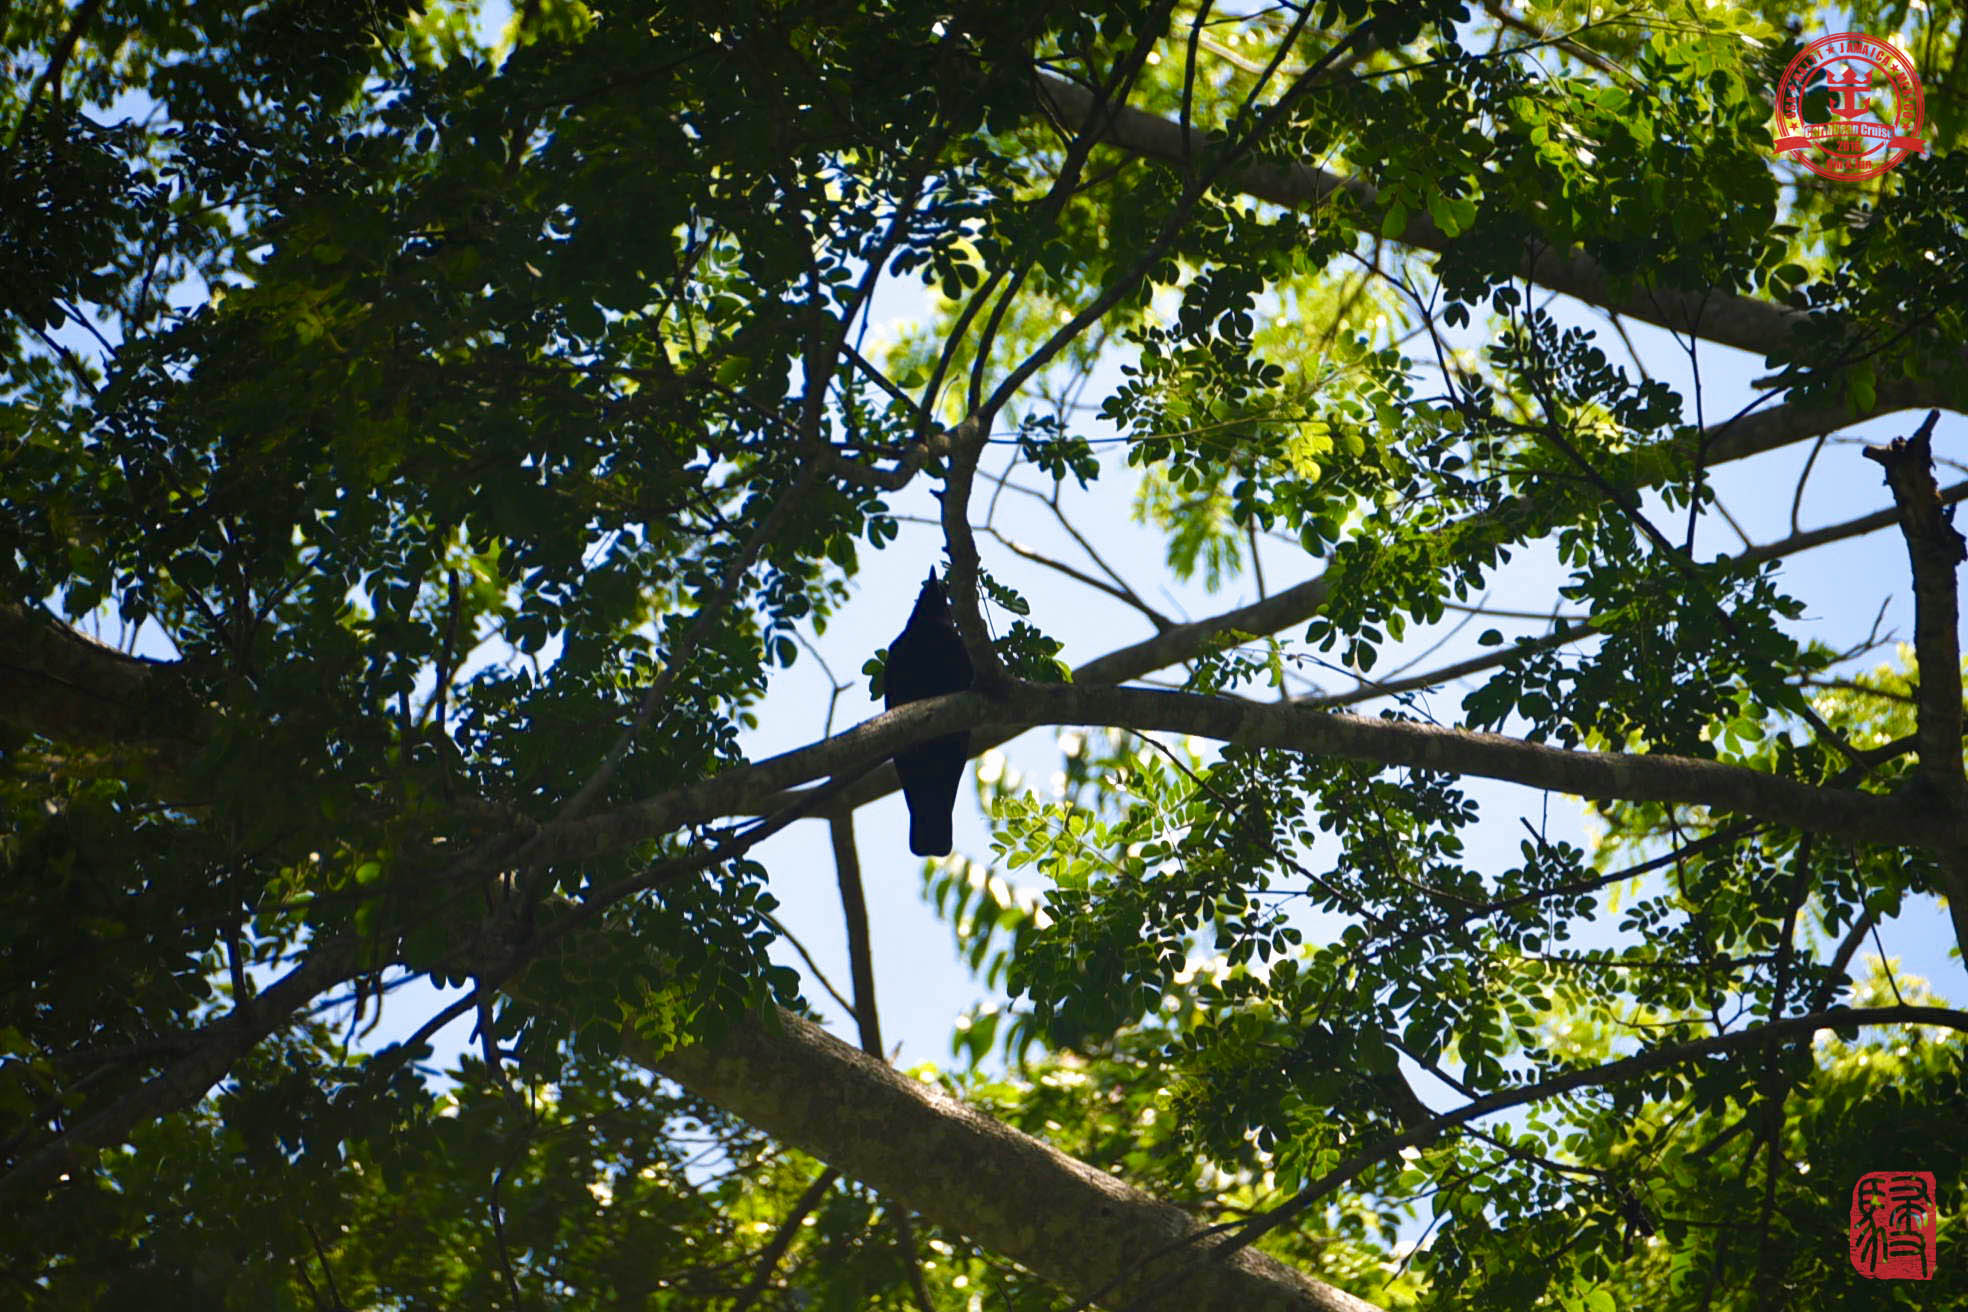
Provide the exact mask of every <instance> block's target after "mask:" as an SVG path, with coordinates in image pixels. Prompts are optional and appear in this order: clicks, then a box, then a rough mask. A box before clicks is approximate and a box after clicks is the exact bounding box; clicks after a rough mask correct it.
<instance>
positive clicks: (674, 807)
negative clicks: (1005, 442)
mask: <svg viewBox="0 0 1968 1312" xmlns="http://www.w3.org/2000/svg"><path fill="white" fill-rule="evenodd" d="M987 720H988V721H989V722H991V723H994V724H997V725H1000V726H1005V727H1008V728H1011V729H1014V730H1016V729H1027V728H1032V727H1035V726H1037V725H1044V724H1054V725H1069V724H1070V725H1106V726H1112V727H1116V728H1131V729H1141V730H1161V731H1164V732H1170V733H1187V734H1195V735H1197V736H1198V737H1203V738H1211V739H1215V740H1216V741H1219V742H1226V743H1238V744H1241V745H1244V746H1250V747H1276V748H1281V749H1285V750H1289V751H1299V752H1308V753H1312V754H1315V755H1320V756H1334V757H1339V758H1342V759H1346V760H1352V761H1365V762H1371V763H1375V764H1379V765H1390V766H1410V767H1415V768H1419V769H1426V770H1435V771H1441V772H1444V773H1448V774H1458V775H1476V776H1479V777H1482V778H1487V779H1497V780H1501V781H1503V782H1506V783H1515V784H1522V785H1525V786H1526V787H1531V788H1540V789H1547V790H1550V791H1554V792H1561V793H1570V794H1576V795H1578V796H1582V797H1586V798H1591V799H1595V800H1619V801H1634V802H1675V803H1680V804H1683V805H1697V806H1707V807H1711V808H1714V809H1716V810H1723V811H1730V812H1733V813H1736V814H1739V815H1742V816H1745V817H1749V818H1753V819H1758V820H1764V821H1769V822H1773V823H1776V824H1783V825H1790V826H1792V827H1795V828H1798V829H1803V830H1808V831H1811V832H1815V833H1822V834H1828V835H1832V836H1835V837H1842V838H1848V839H1856V840H1859V841H1863V842H1875V843H1891V844H1895V845H1899V844H1905V843H1918V844H1921V845H1923V846H1926V847H1930V848H1934V849H1944V848H1947V847H1949V846H1951V845H1953V844H1956V843H1961V842H1963V841H1964V840H1968V822H1964V821H1963V820H1962V819H1961V818H1960V817H1959V816H1955V815H1949V814H1946V813H1943V812H1941V811H1938V810H1936V809H1934V808H1932V807H1929V806H1923V805H1921V804H1920V803H1919V802H1918V801H1917V800H1915V799H1912V798H1900V797H1882V796H1879V795H1877V794H1873V793H1862V792H1855V791H1852V790H1850V789H1843V788H1825V787H1818V786H1816V785H1812V784H1807V783H1803V782H1800V781H1797V780H1793V779H1785V778H1781V777H1779V776H1776V775H1768V774H1762V773H1759V772H1757V771H1755V770H1749V769H1745V768H1743V767H1741V766H1736V765H1727V764H1723V763H1721V762H1716V761H1703V760H1694V759H1690V758H1684V757H1674V756H1664V755H1652V754H1645V755H1641V754H1636V755H1627V754H1624V753H1616V752H1582V751H1564V750H1561V749H1558V748H1554V747H1546V746H1543V745H1541V744H1537V743H1529V742H1523V741H1520V740H1518V739H1515V738H1508V737H1505V736H1503V735H1500V734H1491V733H1475V732H1470V731H1467V730H1460V729H1449V728H1442V727H1439V726H1435V725H1429V724H1418V723H1414V722H1409V721H1396V720H1380V719H1366V718H1362V717H1358V716H1352V715H1338V714H1332V713H1329V712H1325V711H1320V710H1316V709H1314V708H1312V707H1308V706H1303V705H1296V704H1291V703H1282V704H1281V703H1260V702H1253V701H1247V700H1244V699H1241V698H1235V697H1206V696H1201V695H1199V694H1195V693H1184V692H1164V691H1160V690H1156V689H1145V688H1111V687H1094V686H1082V685H1077V684H1071V685H1068V684H1034V683H1024V682H1020V683H1015V684H1013V685H1012V686H1011V687H1010V688H1008V689H1007V690H1006V691H1005V692H1004V693H1003V694H1001V696H1000V697H998V698H995V699H990V700H987V699H986V698H984V697H983V696H981V695H979V694H977V693H959V694H956V695H953V696H949V697H938V698H930V699H927V700H924V701H920V702H913V703H911V704H909V705H907V706H902V707H897V708H896V709H895V710H892V711H888V712H886V713H884V714H882V715H878V716H876V717H874V718H873V719H870V720H867V721H864V722H863V723H861V724H859V725H857V726H855V727H854V728H852V729H849V730H847V731H846V732H844V733H840V734H836V735H834V736H833V737H831V738H827V739H823V740H822V741H820V742H818V743H814V744H812V745H810V746H807V747H803V748H800V749H798V750H796V751H791V752H787V753H784V754H782V755H779V756H775V757H772V758H770V759H768V760H764V761H759V762H756V763H754V764H751V765H745V766H740V767H737V768H736V769H732V770H728V771H726V772H725V773H723V774H721V775H718V776H716V777H715V778H712V779H708V780H705V781H703V782H701V783H698V784H695V785H692V786H690V787H688V788H682V789H678V790H676V791H674V792H670V793H665V794H663V795H661V796H659V797H654V798H651V799H649V800H647V801H644V802H640V803H637V804H635V805H633V806H628V807H623V808H621V809H619V810H617V811H614V812H611V813H609V814H607V815H602V816H595V817H593V818H591V819H588V820H585V821H579V822H576V823H574V824H569V825H549V826H546V827H545V828H543V829H542V830H541V832H540V836H539V839H538V840H537V845H536V846H535V847H534V848H533V855H534V859H536V860H541V861H564V860H573V859H581V858H586V857H590V856H594V855H598V854H600V853H603V852H607V851H612V850H615V849H617V848H619V847H623V846H626V845H628V844H630V843H635V842H640V841H643V840H645V839H649V838H654V837H657V836H658V835H661V834H665V833H668V832H670V831H672V830H674V829H676V828H678V827H681V826H683V825H689V824H700V823H703V822H704V821H707V820H711V819H715V818H718V817H721V816H727V815H736V814H750V813H753V811H754V810H755V808H757V807H758V806H759V805H760V804H762V803H763V802H764V801H766V800H767V799H769V798H771V797H774V796H775V795H776V794H777V793H778V792H779V791H780V790H782V789H786V788H791V787H793V786H795V785H798V784H802V783H806V782H808V781H810V780H813V779H818V778H820V777H822V776H831V777H834V778H840V777H843V776H846V775H850V774H853V773H855V772H857V771H860V770H863V769H867V768H869V767H871V766H874V765H876V764H878V763H879V762H881V761H883V760H885V759H887V758H888V757H890V756H892V755H893V754H894V752H895V751H896V749H898V748H900V747H905V746H907V745H909V744H910V743H915V742H920V741H922V740H923V739H926V738H931V737H935V736H937V735H939V734H946V733H954V732H957V731H959V730H962V729H972V730H975V729H976V728H977V727H978V726H979V725H980V724H982V723H985V722H987Z"/></svg>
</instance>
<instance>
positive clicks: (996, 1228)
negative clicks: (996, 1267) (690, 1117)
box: [622, 1012, 1376, 1312]
mask: <svg viewBox="0 0 1968 1312" xmlns="http://www.w3.org/2000/svg"><path fill="white" fill-rule="evenodd" d="M777 1022H778V1023H777V1027H776V1028H777V1032H776V1033H775V1032H773V1030H771V1029H768V1028H766V1027H765V1026H761V1025H758V1024H756V1023H752V1022H747V1023H743V1024H741V1025H738V1026H736V1027H734V1029H733V1030H732V1031H731V1032H730V1033H729V1034H728V1035H727V1036H726V1037H725V1038H724V1039H722V1040H721V1041H719V1042H718V1043H716V1044H715V1045H699V1046H695V1047H690V1048H684V1049H680V1050H678V1051H675V1052H671V1053H669V1054H667V1055H664V1056H660V1057H658V1056H657V1055H656V1054H655V1053H654V1052H652V1051H651V1050H650V1048H649V1046H648V1045H647V1044H646V1043H643V1042H642V1041H641V1040H639V1039H638V1038H637V1037H636V1035H635V1034H634V1032H633V1031H632V1030H628V1029H625V1030H624V1031H623V1033H622V1039H623V1044H624V1047H625V1048H626V1050H627V1051H628V1053H629V1055H630V1056H631V1057H632V1058H633V1059H635V1060H636V1061H639V1062H641V1063H643V1064H644V1065H646V1066H648V1067H649V1068H650V1069H651V1070H654V1071H657V1072H659V1073H661V1074H663V1075H666V1076H668V1077H669V1078H671V1079H673V1080H675V1081H676V1082H677V1083H678V1084H681V1085H682V1086H683V1087H684V1088H686V1089H688V1090H689V1091H690V1092H692V1093H694V1094H696V1095H698V1096H699V1097H702V1098H706V1099H708V1100H710V1101H712V1102H715V1103H716V1104H718V1105H719V1106H720V1107H724V1108H726V1109H727V1110H729V1111H732V1112H734V1113H736V1114H737V1115H739V1116H742V1117H744V1118H745V1119H746V1120H748V1121H750V1122H752V1124H754V1125H756V1126H758V1127H759V1128H760V1129H763V1130H765V1131H767V1132H768V1133H770V1134H771V1135H772V1136H773V1137H774V1138H777V1139H782V1140H784V1141H786V1142H788V1143H791V1144H795V1145H797V1146H798V1147H800V1148H802V1149H804V1150H805V1151H807V1152H810V1153H812V1154H813V1155H814V1156H816V1157H818V1158H820V1159H821V1160H822V1161H825V1162H828V1163H830V1164H832V1165H834V1166H838V1167H839V1168H841V1169H842V1170H843V1171H846V1172H847V1173H848V1174H849V1175H852V1176H854V1177H855V1178H856V1179H858V1180H860V1181H862V1182H863V1183H864V1184H867V1185H868V1186H869V1187H871V1188H873V1189H876V1190H878V1191H879V1192H881V1193H882V1194H884V1195H886V1196H888V1197H891V1198H894V1199H897V1200H898V1201H900V1202H902V1203H905V1204H907V1205H908V1206H910V1207H913V1208H915V1209H916V1210H917V1211H919V1212H921V1213H922V1214H923V1215H924V1216H928V1217H933V1218H935V1219H936V1220H937V1221H938V1222H940V1223H942V1224H944V1225H948V1226H949V1227H950V1228H952V1229H953V1230H957V1231H959V1232H960V1233H962V1234H964V1235H965V1236H967V1237H969V1238H970V1239H972V1240H975V1241H976V1242H977V1243H979V1244H981V1245H983V1246H984V1247H985V1248H988V1249H989V1250H991V1251H992V1252H994V1253H998V1254H1000V1255H1002V1256H1004V1257H1007V1258H1010V1259H1012V1260H1013V1261H1016V1262H1018V1263H1020V1264H1022V1265H1024V1266H1025V1267H1027V1268H1029V1269H1030V1270H1032V1271H1033V1272H1035V1273H1037V1274H1038V1275H1039V1276H1041V1277H1043V1278H1045V1279H1047V1280H1051V1281H1054V1282H1056V1283H1057V1284H1059V1285H1061V1286H1063V1287H1065V1288H1067V1289H1070V1290H1073V1291H1075V1292H1078V1293H1081V1294H1085V1295H1094V1294H1096V1293H1098V1292H1099V1291H1106V1292H1104V1293H1100V1297H1102V1298H1103V1299H1106V1300H1111V1301H1112V1302H1113V1304H1114V1305H1119V1304H1120V1303H1121V1302H1123V1301H1127V1300H1134V1299H1143V1298H1145V1299H1147V1300H1149V1301H1147V1302H1145V1303H1143V1304H1141V1305H1142V1306H1144V1307H1151V1308H1171V1309H1172V1308H1182V1309H1185V1310H1186V1309H1194V1310H1195V1312H1273V1310H1276V1312H1286V1310H1287V1309H1289V1310H1290V1312H1376V1309H1375V1307H1374V1305H1373V1304H1371V1303H1368V1302H1365V1301H1364V1300H1362V1299H1358V1298H1355V1297H1354V1296H1352V1295H1351V1294H1348V1293H1345V1292H1343V1291H1341V1290H1338V1289H1334V1288H1332V1287H1331V1286H1329V1285H1325V1284H1321V1283H1320V1282H1318V1281H1316V1280H1313V1279H1311V1278H1310V1277H1308V1276H1305V1275H1303V1274H1301V1273H1299V1272H1298V1271H1295V1270H1293V1269H1292V1268H1290V1267H1288V1266H1286V1265H1284V1264H1283V1263H1281V1262H1278V1261H1276V1260H1275V1259H1273V1258H1271V1257H1268V1256H1266V1255H1264V1254H1262V1253H1258V1252H1254V1251H1245V1252H1240V1253H1238V1254H1237V1255H1236V1256H1235V1257H1234V1258H1232V1259H1230V1260H1228V1261H1226V1262H1224V1263H1221V1264H1212V1265H1210V1266H1209V1267H1208V1268H1206V1269H1199V1270H1197V1271H1196V1272H1195V1273H1194V1276H1193V1278H1191V1279H1189V1280H1185V1281H1183V1282H1181V1283H1179V1284H1177V1283H1172V1282H1170V1281H1169V1280H1168V1279H1167V1278H1166V1277H1167V1272H1166V1269H1164V1270H1163V1271H1161V1272H1159V1273H1151V1274H1150V1278H1144V1276H1143V1271H1142V1264H1143V1261H1144V1259H1146V1258H1147V1257H1148V1256H1149V1255H1150V1254H1153V1253H1157V1252H1163V1251H1167V1250H1168V1249H1170V1248H1171V1247H1172V1246H1173V1247H1181V1246H1182V1245H1183V1242H1184V1241H1185V1240H1186V1239H1188V1238H1190V1237H1191V1236H1194V1235H1196V1234H1197V1233H1198V1232H1200V1231H1201V1230H1202V1229H1203V1227H1202V1225H1201V1224H1200V1223H1199V1222H1197V1221H1196V1220H1195V1218H1193V1217H1191V1216H1190V1215H1189V1214H1188V1213H1186V1212H1184V1211H1182V1210H1181V1209H1180V1208H1177V1207H1173V1206H1171V1205H1169V1204H1167V1203H1163V1202H1160V1201H1158V1200H1156V1199H1154V1198H1152V1197H1150V1196H1149V1195H1147V1194H1145V1193H1142V1192H1141V1191H1140V1190H1138V1189H1134V1188H1132V1187H1131V1186H1129V1185H1126V1184H1123V1183H1122V1182H1121V1181H1119V1180H1117V1179H1115V1178H1114V1177H1113V1176H1111V1175H1109V1174H1107V1173H1106V1172H1105V1171H1100V1170H1097V1169H1095V1168H1093V1167H1091V1166H1088V1165H1087V1164H1085V1163H1084V1162H1080V1161H1076V1160H1074V1159H1073V1158H1071V1157H1068V1156H1066V1155H1065V1154H1064V1153H1061V1152H1059V1151H1058V1150H1057V1149H1055V1148H1052V1147H1051V1146H1049V1145H1047V1144H1045V1143H1042V1142H1040V1141H1039V1140H1037V1139H1033V1138H1031V1137H1029V1136H1027V1135H1024V1134H1020V1133H1019V1132H1018V1131H1016V1130H1014V1129H1012V1128H1010V1127H1009V1126H1006V1125H1003V1124H1001V1123H1000V1122H998V1121H996V1120H993V1119H992V1118H990V1117H988V1116H985V1115H983V1114H982V1113H980V1112H978V1111H976V1110H974V1109H973V1108H971V1107H968V1106H966V1105H965V1104H963V1103H962V1102H959V1101H958V1100H957V1099H955V1098H952V1097H951V1096H950V1095H948V1094H946V1093H944V1092H943V1091H942V1090H940V1089H938V1088H937V1087H935V1086H934V1085H931V1084H926V1083H924V1082H922V1081H920V1080H914V1079H910V1078H909V1077H908V1076H906V1075H902V1074H900V1073H898V1072H897V1071H895V1070H894V1069H892V1068H891V1067H889V1066H888V1065H887V1064H885V1063H883V1062H880V1061H877V1060H876V1059H875V1058H873V1057H870V1056H868V1055H867V1054H866V1053H862V1052H858V1051H856V1050H855V1049H854V1048H852V1047H850V1046H849V1045H847V1044H846V1043H843V1042H841V1041H840V1040H839V1039H837V1038H835V1037H834V1036H833V1035H831V1034H828V1033H827V1032H826V1031H825V1030H822V1029H821V1028H820V1027H819V1026H817V1025H813V1024H811V1023H809V1022H807V1021H805V1020H801V1019H800V1018H799V1017H797V1016H793V1015H790V1014H788V1013H786V1012H780V1013H778V1014H777Z"/></svg>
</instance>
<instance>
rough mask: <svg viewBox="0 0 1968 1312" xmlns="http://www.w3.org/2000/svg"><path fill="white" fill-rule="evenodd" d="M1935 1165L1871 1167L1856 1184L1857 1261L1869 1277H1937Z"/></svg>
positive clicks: (1853, 1240) (1852, 1234)
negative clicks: (1920, 1168)
mask: <svg viewBox="0 0 1968 1312" xmlns="http://www.w3.org/2000/svg"><path fill="white" fill-rule="evenodd" d="M1937 1210H1938V1209H1937V1208H1936V1206H1935V1202H1934V1173H1933V1172H1932V1171H1867V1172H1866V1173H1865V1174H1864V1175H1862V1176H1860V1177H1859V1181H1858V1183H1857V1184H1855V1185H1853V1186H1852V1223H1851V1228H1850V1230H1849V1231H1848V1232H1847V1235H1848V1242H1849V1244H1850V1247H1851V1255H1852V1266H1853V1267H1854V1268H1855V1269H1856V1270H1857V1271H1858V1273H1859V1274H1860V1275H1862V1276H1865V1277H1866V1278H1867V1279H1870V1280H1931V1279H1933V1278H1934V1223H1935V1218H1936V1213H1937Z"/></svg>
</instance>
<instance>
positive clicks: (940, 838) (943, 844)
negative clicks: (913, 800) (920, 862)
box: [909, 798, 956, 856]
mask: <svg viewBox="0 0 1968 1312" xmlns="http://www.w3.org/2000/svg"><path fill="white" fill-rule="evenodd" d="M951 800H952V802H954V801H955V800H956V799H954V798H952V799H951ZM953 842H954V837H953V835H952V834H951V832H950V808H949V807H947V806H919V807H916V808H914V809H913V810H911V811H910V812H909V850H910V851H911V852H913V853H915V854H916V855H917V856H948V855H950V847H951V845H952V843H953Z"/></svg>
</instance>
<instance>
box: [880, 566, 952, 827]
mask: <svg viewBox="0 0 1968 1312" xmlns="http://www.w3.org/2000/svg"><path fill="white" fill-rule="evenodd" d="M971 679H972V672H971V668H970V653H969V652H967V651H965V650H964V644H963V638H962V637H961V636H960V635H959V634H958V633H957V620H956V617H955V616H954V615H952V614H951V613H950V594H949V593H948V592H945V591H944V590H943V584H942V583H941V582H940V581H939V580H938V579H937V577H936V571H935V570H934V569H932V570H930V571H929V578H928V580H927V581H926V582H924V584H923V585H922V591H921V592H919V593H917V594H916V608H915V609H914V610H912V611H910V612H909V622H908V623H907V624H906V625H904V626H903V628H902V632H900V633H898V634H896V635H895V641H894V642H892V643H890V644H889V645H888V668H887V669H886V670H885V671H884V672H883V675H882V684H883V688H884V691H885V694H886V695H885V701H886V704H887V706H888V708H889V709H890V710H893V709H894V708H895V707H897V706H902V705H905V704H906V703H909V702H914V701H921V700H922V699H923V698H925V697H940V696H942V695H943V694H944V693H949V692H962V691H963V690H964V689H966V688H968V687H970V684H971ZM968 759H970V731H969V730H968V729H966V730H964V731H963V732H962V733H952V734H945V735H944V736H943V737H941V738H932V739H930V740H929V741H928V742H926V743H919V744H917V745H916V746H914V747H910V748H907V749H905V750H903V751H900V752H897V753H896V754H895V773H897V774H899V775H901V776H902V796H903V798H904V799H905V800H907V802H908V803H909V850H910V851H911V852H914V853H915V854H916V855H917V856H948V855H949V853H950V816H951V813H952V812H953V811H955V810H956V807H957V784H958V783H959V782H961V781H962V779H963V768H964V762H965V761H966V760H968Z"/></svg>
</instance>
